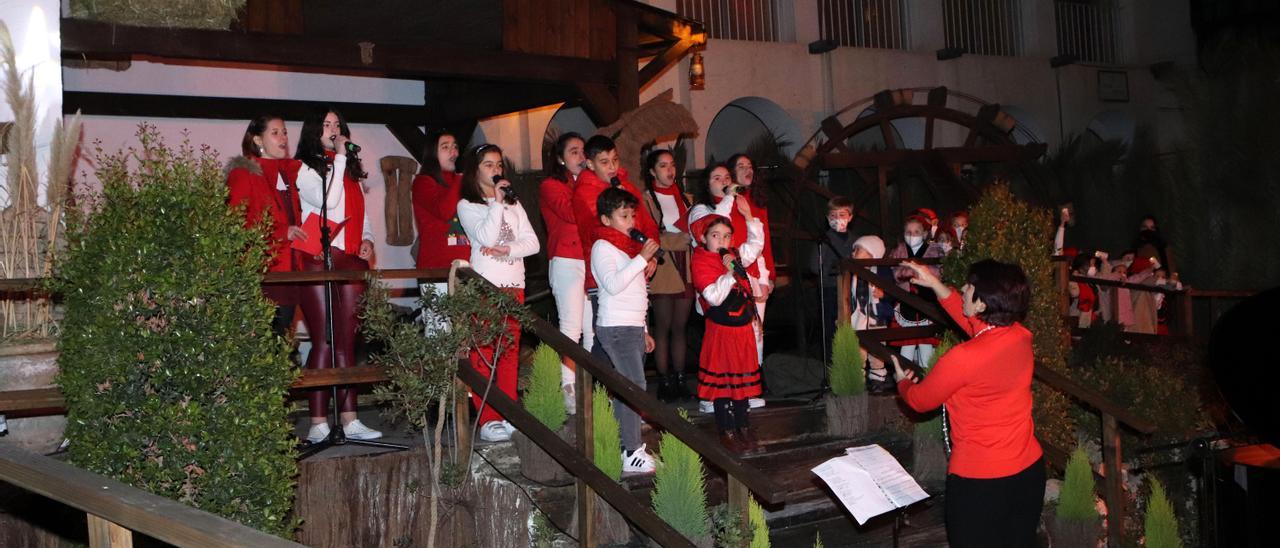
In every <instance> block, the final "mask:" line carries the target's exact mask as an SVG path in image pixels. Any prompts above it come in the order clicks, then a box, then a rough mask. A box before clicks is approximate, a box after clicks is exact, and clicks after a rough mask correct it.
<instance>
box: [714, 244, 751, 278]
mask: <svg viewBox="0 0 1280 548" xmlns="http://www.w3.org/2000/svg"><path fill="white" fill-rule="evenodd" d="M728 255H729V248H727V247H722V248H720V256H721V257H727V256H728ZM729 265H730V266H731V267H732V268H733V273H734V274H737V275H738V277H740V278H742V279H748V278H749V276H747V269H745V268H742V264H740V263H739V262H738V259H736V258H735V259H732V260H730V261H729Z"/></svg>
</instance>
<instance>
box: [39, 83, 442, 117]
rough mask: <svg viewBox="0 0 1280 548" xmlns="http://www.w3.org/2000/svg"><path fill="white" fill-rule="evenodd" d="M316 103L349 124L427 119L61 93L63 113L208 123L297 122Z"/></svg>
mask: <svg viewBox="0 0 1280 548" xmlns="http://www.w3.org/2000/svg"><path fill="white" fill-rule="evenodd" d="M319 104H327V105H331V106H333V108H335V109H337V110H339V111H341V112H342V115H343V117H345V118H346V119H347V122H350V123H353V124H388V123H398V122H408V123H416V124H422V123H424V122H425V121H426V120H427V119H428V113H427V107H424V106H414V105H385V104H376V103H340V102H333V101H292V100H285V99H257V98H252V99H250V98H241V97H193V96H188V95H147V94H141V93H108V92H99V91H64V92H63V93H62V111H63V113H64V114H74V113H75V112H76V111H77V110H78V111H80V113H81V114H93V115H102V116H133V117H138V118H196V119H207V120H244V121H246V122H247V121H249V120H250V119H252V118H254V117H256V116H259V115H261V114H266V113H270V114H276V115H278V116H282V117H284V119H286V120H301V119H302V118H303V117H304V116H305V115H307V114H308V113H310V112H311V110H312V109H314V108H315V107H316V105H319Z"/></svg>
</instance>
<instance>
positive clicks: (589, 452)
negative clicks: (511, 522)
mask: <svg viewBox="0 0 1280 548" xmlns="http://www.w3.org/2000/svg"><path fill="white" fill-rule="evenodd" d="M574 381H575V383H576V384H577V386H575V387H574V397H575V398H577V400H578V401H577V406H578V412H577V413H576V415H575V417H576V419H575V420H576V421H577V429H578V431H577V434H578V450H579V451H581V452H582V456H583V457H586V459H587V460H588V461H590V462H595V443H596V440H595V429H594V428H593V427H592V421H593V418H592V413H593V410H592V408H591V399H592V394H591V390H592V384H593V383H594V382H595V381H594V380H592V378H591V372H590V371H587V368H586V367H582V366H578V367H575V368H574ZM575 481H576V483H577V488H578V546H595V545H596V527H595V521H596V520H595V515H596V494H595V491H592V490H591V486H590V485H587V482H586V481H584V480H583V479H582V478H576V480H575Z"/></svg>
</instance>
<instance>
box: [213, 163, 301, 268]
mask: <svg viewBox="0 0 1280 548" xmlns="http://www.w3.org/2000/svg"><path fill="white" fill-rule="evenodd" d="M301 166H302V162H301V161H298V160H293V159H285V160H273V159H269V158H247V157H244V156H238V157H236V158H233V159H232V160H231V162H230V163H228V164H227V168H228V172H227V187H228V196H227V203H228V204H229V205H231V206H233V207H234V206H243V207H244V209H245V226H252V225H253V224H255V223H257V222H259V221H260V220H261V219H262V217H263V215H266V216H268V217H269V221H268V222H270V223H271V241H270V243H269V245H270V249H271V263H270V266H269V267H268V270H269V271H271V272H288V271H290V270H295V269H296V266H297V265H295V264H293V253H291V252H290V251H289V216H288V214H287V212H286V210H285V207H286V206H287V207H289V208H290V209H291V210H292V212H293V219H294V223H295V224H298V225H300V224H302V210H301V206H300V205H299V202H298V188H297V187H296V186H294V184H295V181H297V179H298V169H299V168H300V167H301ZM281 176H283V177H284V181H285V186H286V187H287V188H286V192H287V193H288V201H289V203H288V204H285V198H284V197H283V196H281V195H280V191H278V190H276V182H277V181H278V180H279V179H280V177H281Z"/></svg>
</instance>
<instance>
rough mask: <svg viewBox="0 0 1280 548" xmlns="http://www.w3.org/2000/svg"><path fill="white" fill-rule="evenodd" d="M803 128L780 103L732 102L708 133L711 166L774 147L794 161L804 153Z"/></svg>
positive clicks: (754, 99)
mask: <svg viewBox="0 0 1280 548" xmlns="http://www.w3.org/2000/svg"><path fill="white" fill-rule="evenodd" d="M801 135H802V134H801V133H800V125H799V124H797V123H796V121H795V119H793V118H792V117H791V115H789V114H787V111H786V110H784V109H783V108H782V107H781V106H778V104H777V103H775V102H773V101H770V100H768V99H765V98H763V97H740V98H738V99H734V100H733V101H731V102H729V104H727V105H725V106H724V108H722V109H720V112H719V113H717V114H716V117H715V118H713V119H712V120H711V126H710V127H709V128H708V129H707V139H706V146H705V150H706V154H705V155H704V160H706V162H707V163H708V164H710V163H712V162H720V161H724V160H725V159H727V158H728V157H729V156H732V155H734V154H736V153H739V152H748V153H751V151H752V150H753V149H756V150H757V155H760V154H759V152H758V151H759V149H761V148H762V147H765V146H766V145H767V143H772V145H773V148H776V149H777V155H778V156H780V157H782V158H787V159H789V158H792V157H793V156H795V153H796V152H797V151H798V150H799V149H800V141H799V140H800V139H801V138H802V137H801Z"/></svg>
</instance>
